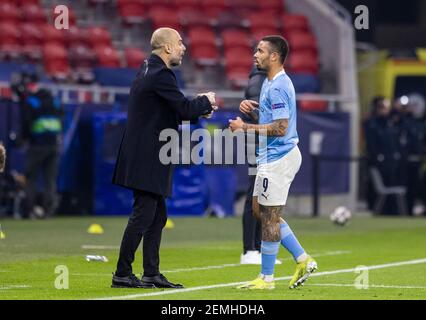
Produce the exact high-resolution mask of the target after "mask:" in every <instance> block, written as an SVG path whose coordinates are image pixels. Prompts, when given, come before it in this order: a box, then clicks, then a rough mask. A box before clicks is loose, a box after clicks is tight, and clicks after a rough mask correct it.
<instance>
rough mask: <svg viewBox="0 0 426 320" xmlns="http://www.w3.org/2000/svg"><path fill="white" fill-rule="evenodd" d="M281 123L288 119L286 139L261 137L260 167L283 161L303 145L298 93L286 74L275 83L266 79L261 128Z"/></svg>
mask: <svg viewBox="0 0 426 320" xmlns="http://www.w3.org/2000/svg"><path fill="white" fill-rule="evenodd" d="M279 119H288V128H287V131H286V134H285V135H284V136H283V137H266V136H260V137H259V156H258V158H257V164H264V163H270V162H274V161H277V160H279V159H281V158H282V157H284V156H285V155H286V154H287V153H289V152H290V151H291V150H292V149H293V148H294V147H295V146H296V145H297V144H298V142H299V136H298V135H297V128H296V122H297V115H296V93H295V90H294V86H293V83H292V82H291V79H290V78H289V77H288V75H287V74H286V73H285V72H284V70H282V71H280V72H279V73H277V74H276V75H275V77H274V78H273V79H272V80H271V81H269V80H268V78H266V79H265V81H264V82H263V85H262V90H261V92H260V113H259V124H269V123H272V122H274V121H275V120H279Z"/></svg>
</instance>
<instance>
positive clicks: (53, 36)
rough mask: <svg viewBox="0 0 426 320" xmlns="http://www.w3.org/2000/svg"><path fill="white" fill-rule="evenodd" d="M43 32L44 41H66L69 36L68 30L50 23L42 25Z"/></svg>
mask: <svg viewBox="0 0 426 320" xmlns="http://www.w3.org/2000/svg"><path fill="white" fill-rule="evenodd" d="M40 30H41V32H42V33H43V42H44V43H47V42H58V43H64V42H65V40H66V37H67V33H68V30H58V29H56V28H55V27H54V26H52V25H50V24H47V23H46V24H43V25H41V26H40Z"/></svg>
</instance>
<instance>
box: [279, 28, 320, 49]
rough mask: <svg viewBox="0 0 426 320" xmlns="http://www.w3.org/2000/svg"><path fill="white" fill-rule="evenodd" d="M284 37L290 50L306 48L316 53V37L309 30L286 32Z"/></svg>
mask: <svg viewBox="0 0 426 320" xmlns="http://www.w3.org/2000/svg"><path fill="white" fill-rule="evenodd" d="M286 38H287V40H288V42H289V45H290V50H294V51H296V50H308V51H312V53H314V54H316V53H317V51H318V50H317V39H316V38H315V36H314V35H313V34H312V33H310V32H303V31H295V32H291V33H286Z"/></svg>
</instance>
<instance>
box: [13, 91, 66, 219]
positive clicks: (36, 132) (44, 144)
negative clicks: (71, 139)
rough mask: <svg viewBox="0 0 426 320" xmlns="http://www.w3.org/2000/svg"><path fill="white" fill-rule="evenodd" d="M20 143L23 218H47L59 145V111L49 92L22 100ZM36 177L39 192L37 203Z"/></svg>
mask: <svg viewBox="0 0 426 320" xmlns="http://www.w3.org/2000/svg"><path fill="white" fill-rule="evenodd" d="M21 114H22V140H23V143H24V144H25V145H26V146H28V149H27V156H26V170H25V175H26V180H27V186H26V204H25V206H24V207H25V208H24V215H23V217H24V218H34V217H37V218H48V217H51V216H52V215H53V214H54V212H55V210H56V207H57V204H58V200H57V193H56V180H57V176H58V166H59V157H60V149H61V142H62V117H63V109H62V106H61V104H60V102H59V101H58V100H57V99H55V98H54V97H53V95H52V93H51V92H50V90H48V89H45V88H40V89H36V91H34V92H33V93H30V94H29V95H27V96H26V97H25V100H23V101H22V108H21ZM39 175H41V177H42V180H43V181H42V182H43V189H42V193H41V195H42V199H41V203H40V206H39V205H36V203H37V187H38V181H39Z"/></svg>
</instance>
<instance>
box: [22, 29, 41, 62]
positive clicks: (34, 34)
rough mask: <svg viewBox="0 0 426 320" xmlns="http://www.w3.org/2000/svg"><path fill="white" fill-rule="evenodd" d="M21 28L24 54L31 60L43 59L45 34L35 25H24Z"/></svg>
mask: <svg viewBox="0 0 426 320" xmlns="http://www.w3.org/2000/svg"><path fill="white" fill-rule="evenodd" d="M20 27H21V41H22V52H23V53H24V55H25V56H27V57H28V58H30V59H31V60H39V59H41V57H42V43H43V38H44V34H43V31H42V30H41V28H40V26H39V25H38V24H34V23H23V24H21V25H20Z"/></svg>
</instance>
